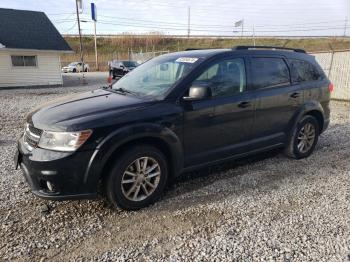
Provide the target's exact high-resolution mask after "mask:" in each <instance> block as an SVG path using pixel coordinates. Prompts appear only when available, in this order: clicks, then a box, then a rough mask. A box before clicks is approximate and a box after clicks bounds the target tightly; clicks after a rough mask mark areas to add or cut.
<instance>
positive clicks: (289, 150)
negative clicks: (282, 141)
mask: <svg viewBox="0 0 350 262" xmlns="http://www.w3.org/2000/svg"><path fill="white" fill-rule="evenodd" d="M308 130H309V131H308ZM312 130H313V131H312ZM306 134H307V135H306ZM312 134H313V135H312ZM319 135H320V127H319V124H318V122H317V120H316V118H315V117H313V116H310V115H306V116H304V117H303V118H302V119H301V120H300V121H299V122H298V123H297V125H296V127H295V128H294V130H293V133H292V136H291V138H290V140H289V143H288V146H287V147H286V149H285V154H286V155H287V156H289V157H292V158H295V159H301V158H306V157H308V156H310V155H311V154H312V152H313V151H314V149H315V146H316V144H317V141H318V137H319ZM305 137H308V139H306V140H307V142H306V141H305ZM312 137H313V139H312ZM302 140H303V141H302ZM303 144H304V146H303Z"/></svg>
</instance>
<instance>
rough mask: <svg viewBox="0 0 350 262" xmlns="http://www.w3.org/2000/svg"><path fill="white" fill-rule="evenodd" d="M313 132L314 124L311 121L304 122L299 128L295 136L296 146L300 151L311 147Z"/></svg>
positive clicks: (314, 131)
mask: <svg viewBox="0 0 350 262" xmlns="http://www.w3.org/2000/svg"><path fill="white" fill-rule="evenodd" d="M315 134H316V129H315V126H314V125H313V124H311V123H306V124H305V125H304V126H303V127H302V128H301V129H300V131H299V134H298V137H297V146H298V150H299V151H300V152H301V153H306V152H308V151H309V150H310V149H311V148H312V146H313V144H314V141H315Z"/></svg>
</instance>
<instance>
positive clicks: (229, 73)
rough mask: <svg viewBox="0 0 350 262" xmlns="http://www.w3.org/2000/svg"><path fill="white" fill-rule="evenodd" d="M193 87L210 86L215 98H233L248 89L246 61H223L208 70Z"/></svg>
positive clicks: (238, 59) (236, 59)
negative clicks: (232, 96)
mask: <svg viewBox="0 0 350 262" xmlns="http://www.w3.org/2000/svg"><path fill="white" fill-rule="evenodd" d="M192 85H202V86H208V87H209V88H210V89H211V93H212V96H213V97H222V96H231V95H235V94H239V93H241V92H243V91H244V90H245V88H246V74H245V66H244V60H243V59H242V58H235V59H230V60H223V61H220V62H218V63H215V64H214V65H212V66H210V67H209V68H208V69H206V70H205V71H204V72H203V73H202V74H201V75H200V76H199V77H198V78H197V79H196V80H195V81H194V82H193V84H192Z"/></svg>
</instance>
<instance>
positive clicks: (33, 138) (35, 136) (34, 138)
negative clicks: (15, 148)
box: [23, 124, 43, 151]
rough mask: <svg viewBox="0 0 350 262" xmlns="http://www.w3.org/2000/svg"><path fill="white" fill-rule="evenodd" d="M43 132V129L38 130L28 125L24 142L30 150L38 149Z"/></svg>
mask: <svg viewBox="0 0 350 262" xmlns="http://www.w3.org/2000/svg"><path fill="white" fill-rule="evenodd" d="M42 132H43V131H42V130H41V129H38V128H36V127H34V126H32V125H30V124H27V125H26V128H25V131H24V136H23V141H24V144H25V145H26V146H27V148H28V150H30V151H31V150H33V148H35V147H37V145H38V143H39V140H40V136H41V134H42Z"/></svg>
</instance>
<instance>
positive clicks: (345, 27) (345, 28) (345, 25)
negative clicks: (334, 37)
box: [344, 17, 348, 37]
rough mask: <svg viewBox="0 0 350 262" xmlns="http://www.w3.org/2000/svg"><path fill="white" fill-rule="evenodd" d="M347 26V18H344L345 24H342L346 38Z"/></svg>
mask: <svg viewBox="0 0 350 262" xmlns="http://www.w3.org/2000/svg"><path fill="white" fill-rule="evenodd" d="M347 26H348V17H345V24H344V37H346V30H347Z"/></svg>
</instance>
